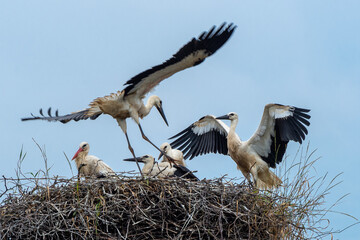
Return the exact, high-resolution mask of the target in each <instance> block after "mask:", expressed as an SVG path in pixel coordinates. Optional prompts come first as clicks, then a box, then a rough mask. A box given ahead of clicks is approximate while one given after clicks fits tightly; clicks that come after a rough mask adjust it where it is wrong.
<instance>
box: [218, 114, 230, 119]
mask: <svg viewBox="0 0 360 240" xmlns="http://www.w3.org/2000/svg"><path fill="white" fill-rule="evenodd" d="M216 119H224V120H229V115H227V114H226V115H224V116H220V117H217V118H216Z"/></svg>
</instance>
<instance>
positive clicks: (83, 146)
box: [71, 142, 90, 160]
mask: <svg viewBox="0 0 360 240" xmlns="http://www.w3.org/2000/svg"><path fill="white" fill-rule="evenodd" d="M89 150H90V146H89V143H87V142H82V143H80V147H79V149H78V150H77V152H76V153H75V155H74V157H73V158H72V159H71V160H74V159H75V158H77V157H78V155H79V153H81V152H83V153H85V154H88V153H89Z"/></svg>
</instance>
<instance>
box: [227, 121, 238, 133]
mask: <svg viewBox="0 0 360 240" xmlns="http://www.w3.org/2000/svg"><path fill="white" fill-rule="evenodd" d="M238 122H239V120H238V119H233V120H231V123H230V131H229V133H230V132H232V133H234V132H235V129H236V126H237V124H238Z"/></svg>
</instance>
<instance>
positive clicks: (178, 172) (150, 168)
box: [124, 155, 199, 181]
mask: <svg viewBox="0 0 360 240" xmlns="http://www.w3.org/2000/svg"><path fill="white" fill-rule="evenodd" d="M136 160H137V161H138V162H141V163H144V164H145V165H144V167H143V168H142V170H141V171H142V174H143V175H144V176H147V177H158V178H167V177H180V178H185V179H190V180H196V181H198V180H199V179H198V178H197V177H196V176H195V175H194V174H193V173H192V172H191V171H190V170H189V169H188V168H187V167H184V166H181V165H174V164H171V163H170V162H161V163H157V162H155V158H154V157H153V156H151V155H144V156H142V157H138V158H137V159H136ZM136 160H135V159H134V158H127V159H124V161H129V162H135V161H136Z"/></svg>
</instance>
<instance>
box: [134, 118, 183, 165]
mask: <svg viewBox="0 0 360 240" xmlns="http://www.w3.org/2000/svg"><path fill="white" fill-rule="evenodd" d="M138 125H139V129H140V132H141V136H142V138H143V139H144V140H145V141H147V142H149V143H150V144H151V145H153V146H154V147H155V148H156V149H157V150H159V151H160V152H161V153H162V154H163V155H164V156H166V157H167V159H169V161H170V162H172V163H173V164H174V165H175V166H177V164H176V162H175V159H173V158H172V157H169V156H168V155H166V153H165V152H164V151H162V150H161V149H160V148H158V147H157V146H156V145H155V144H154V143H152V142H151V141H150V139H149V138H148V137H147V136H145V133H144V131H143V130H142V127H141V125H140V123H139V124H138Z"/></svg>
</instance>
